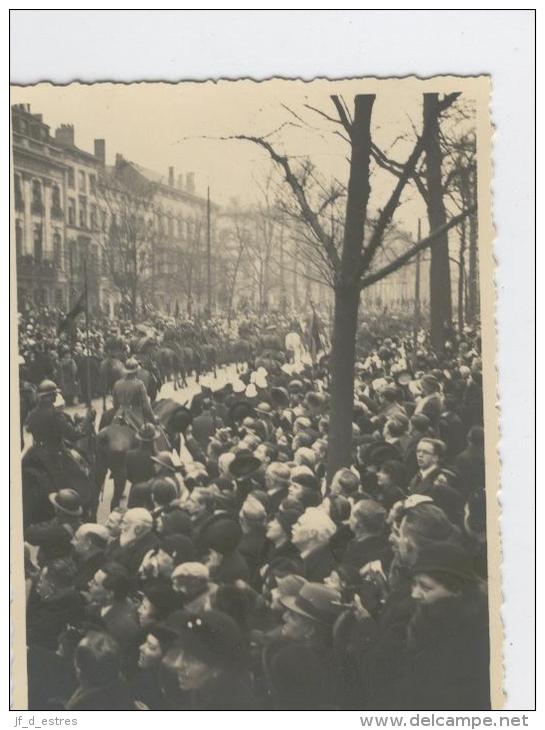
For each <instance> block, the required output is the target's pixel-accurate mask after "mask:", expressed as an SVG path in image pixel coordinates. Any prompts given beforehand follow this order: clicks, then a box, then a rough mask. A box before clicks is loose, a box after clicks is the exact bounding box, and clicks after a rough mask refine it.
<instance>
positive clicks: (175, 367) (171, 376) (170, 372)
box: [155, 345, 181, 390]
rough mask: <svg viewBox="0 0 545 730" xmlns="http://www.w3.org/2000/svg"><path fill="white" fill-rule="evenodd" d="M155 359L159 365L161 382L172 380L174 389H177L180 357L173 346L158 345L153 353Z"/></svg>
mask: <svg viewBox="0 0 545 730" xmlns="http://www.w3.org/2000/svg"><path fill="white" fill-rule="evenodd" d="M155 361H156V362H157V365H158V366H159V371H160V373H161V377H162V379H163V382H167V381H169V380H172V381H173V383H174V390H178V387H179V378H180V374H181V367H180V358H179V355H178V354H177V352H176V350H175V349H174V346H170V345H169V346H166V345H163V346H162V347H159V349H158V350H157V352H156V353H155Z"/></svg>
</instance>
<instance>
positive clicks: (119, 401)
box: [113, 357, 156, 431]
mask: <svg viewBox="0 0 545 730" xmlns="http://www.w3.org/2000/svg"><path fill="white" fill-rule="evenodd" d="M139 369H140V365H139V363H138V360H136V358H134V357H131V358H129V359H128V360H127V362H126V363H125V375H124V376H123V377H122V378H121V379H120V380H118V381H117V383H116V384H115V385H114V390H113V400H114V414H115V415H114V421H115V422H118V423H125V424H126V425H127V426H130V427H131V428H132V429H133V430H134V431H138V429H139V428H140V427H141V426H142V425H143V424H144V423H156V417H155V415H154V413H153V411H152V409H151V403H150V399H149V396H148V394H147V392H146V387H145V385H144V383H143V382H142V381H141V380H140V379H139V378H138V371H139Z"/></svg>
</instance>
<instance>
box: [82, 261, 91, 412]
mask: <svg viewBox="0 0 545 730" xmlns="http://www.w3.org/2000/svg"><path fill="white" fill-rule="evenodd" d="M83 280H84V283H83V286H84V289H83V291H84V303H85V349H86V350H87V352H86V353H85V375H86V380H87V388H86V389H85V390H86V393H85V396H86V405H87V407H88V408H90V407H91V349H90V347H89V287H88V282H87V255H86V256H85V258H84V259H83Z"/></svg>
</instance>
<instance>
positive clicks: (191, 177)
mask: <svg viewBox="0 0 545 730" xmlns="http://www.w3.org/2000/svg"><path fill="white" fill-rule="evenodd" d="M185 189H186V190H187V192H188V193H190V195H195V173H194V172H188V173H187V175H186V176H185Z"/></svg>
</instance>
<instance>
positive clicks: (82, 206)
mask: <svg viewBox="0 0 545 730" xmlns="http://www.w3.org/2000/svg"><path fill="white" fill-rule="evenodd" d="M79 225H80V228H87V198H86V197H85V196H84V195H80V196H79Z"/></svg>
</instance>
